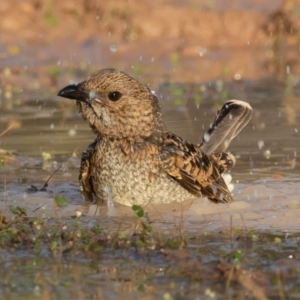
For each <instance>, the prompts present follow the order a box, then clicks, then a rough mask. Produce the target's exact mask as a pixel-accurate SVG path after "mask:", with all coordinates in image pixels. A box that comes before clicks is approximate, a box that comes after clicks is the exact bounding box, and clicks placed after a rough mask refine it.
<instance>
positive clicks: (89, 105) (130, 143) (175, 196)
mask: <svg viewBox="0 0 300 300" xmlns="http://www.w3.org/2000/svg"><path fill="white" fill-rule="evenodd" d="M58 95H59V96H61V97H66V98H70V99H76V100H77V106H78V108H79V111H80V112H81V114H82V116H83V118H84V119H85V120H87V121H88V122H89V124H90V126H91V128H92V129H93V131H94V132H95V133H96V135H97V138H96V140H95V141H94V142H93V143H92V144H91V145H89V146H88V148H87V149H86V151H85V152H83V154H82V159H81V168H80V175H79V180H80V183H81V187H82V192H83V195H84V198H85V199H86V200H90V201H92V200H93V199H94V198H95V199H96V200H97V201H103V200H104V201H105V200H106V201H107V200H113V201H115V202H119V203H121V204H125V205H133V204H140V205H145V204H148V203H170V202H181V201H184V200H186V199H191V198H194V197H202V196H207V197H208V198H209V199H210V200H211V201H213V202H216V203H218V202H230V201H232V196H231V193H230V191H229V190H228V187H227V185H226V183H225V182H224V179H223V177H222V174H223V173H224V172H226V171H227V170H228V169H229V168H230V167H231V166H232V165H234V163H235V159H234V157H233V156H232V155H231V154H229V153H225V152H223V151H225V150H226V148H227V147H228V145H229V142H230V141H231V140H232V139H233V138H234V137H235V136H236V135H237V134H238V133H239V132H240V131H241V129H242V128H243V127H244V126H245V125H246V124H247V123H248V121H249V119H250V118H251V115H252V109H251V107H250V105H249V104H247V103H245V102H242V101H238V100H230V101H228V102H226V103H225V104H224V106H223V107H222V109H221V110H220V111H219V112H218V115H217V117H216V119H215V121H214V123H213V125H212V126H211V127H210V129H209V130H208V132H207V133H206V134H205V136H204V138H203V140H202V142H201V143H200V144H199V145H193V144H191V143H189V142H187V141H185V140H183V139H182V138H180V137H178V136H176V135H175V134H173V133H171V132H169V131H168V130H167V129H166V128H165V126H164V124H163V122H162V116H161V110H160V105H159V102H158V99H157V97H156V96H155V95H154V94H153V93H151V91H150V90H149V89H148V88H146V87H145V86H143V85H142V84H141V83H139V82H138V81H136V80H135V79H133V78H131V77H130V76H128V75H127V74H125V73H123V72H121V71H117V70H114V69H104V70H101V71H98V72H95V73H93V74H92V75H90V76H89V77H88V78H87V79H86V80H85V81H84V82H82V83H79V84H77V85H69V86H67V87H65V88H63V89H62V90H61V91H60V92H59V93H58Z"/></svg>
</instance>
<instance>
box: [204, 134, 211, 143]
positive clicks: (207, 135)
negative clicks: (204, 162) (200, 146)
mask: <svg viewBox="0 0 300 300" xmlns="http://www.w3.org/2000/svg"><path fill="white" fill-rule="evenodd" d="M209 140H210V134H209V133H205V134H204V142H206V143H207V142H208V141H209Z"/></svg>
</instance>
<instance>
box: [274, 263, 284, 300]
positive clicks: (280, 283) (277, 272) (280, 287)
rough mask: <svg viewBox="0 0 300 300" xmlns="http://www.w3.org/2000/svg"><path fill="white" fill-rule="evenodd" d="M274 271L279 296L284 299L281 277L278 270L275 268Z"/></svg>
mask: <svg viewBox="0 0 300 300" xmlns="http://www.w3.org/2000/svg"><path fill="white" fill-rule="evenodd" d="M275 273H276V279H277V285H278V294H279V297H280V299H281V300H285V296H284V291H283V286H282V281H281V278H280V270H279V269H276V272H275Z"/></svg>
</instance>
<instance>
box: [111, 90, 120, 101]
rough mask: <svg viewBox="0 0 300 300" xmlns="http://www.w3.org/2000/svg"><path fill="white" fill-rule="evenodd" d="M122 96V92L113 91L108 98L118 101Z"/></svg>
mask: <svg viewBox="0 0 300 300" xmlns="http://www.w3.org/2000/svg"><path fill="white" fill-rule="evenodd" d="M121 97H122V94H121V93H119V92H111V93H109V94H108V99H109V100H111V101H118V100H120V99H121Z"/></svg>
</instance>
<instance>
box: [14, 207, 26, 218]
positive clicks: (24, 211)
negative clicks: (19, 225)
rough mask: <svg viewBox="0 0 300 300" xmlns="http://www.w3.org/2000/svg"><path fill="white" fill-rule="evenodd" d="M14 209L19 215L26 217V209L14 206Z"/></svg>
mask: <svg viewBox="0 0 300 300" xmlns="http://www.w3.org/2000/svg"><path fill="white" fill-rule="evenodd" d="M16 209H17V210H18V211H19V213H20V214H22V215H25V216H26V209H25V208H24V207H20V206H16Z"/></svg>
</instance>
